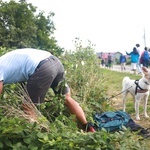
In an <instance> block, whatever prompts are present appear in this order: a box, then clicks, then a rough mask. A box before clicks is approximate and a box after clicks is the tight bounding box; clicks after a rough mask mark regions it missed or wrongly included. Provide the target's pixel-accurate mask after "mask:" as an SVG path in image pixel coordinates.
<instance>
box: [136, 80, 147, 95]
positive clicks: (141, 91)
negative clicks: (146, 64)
mask: <svg viewBox="0 0 150 150" xmlns="http://www.w3.org/2000/svg"><path fill="white" fill-rule="evenodd" d="M134 83H135V84H136V88H135V94H137V93H146V92H147V91H148V89H142V88H141V87H140V86H139V80H135V82H134ZM144 83H145V84H147V85H149V84H148V83H147V82H144Z"/></svg>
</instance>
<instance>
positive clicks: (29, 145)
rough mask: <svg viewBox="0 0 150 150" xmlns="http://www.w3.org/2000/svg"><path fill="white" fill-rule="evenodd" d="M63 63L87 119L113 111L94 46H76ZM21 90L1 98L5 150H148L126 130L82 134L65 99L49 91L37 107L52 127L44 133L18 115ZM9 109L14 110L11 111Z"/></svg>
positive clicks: (8, 90) (11, 89)
mask: <svg viewBox="0 0 150 150" xmlns="http://www.w3.org/2000/svg"><path fill="white" fill-rule="evenodd" d="M60 59H61V61H62V62H63V64H64V67H65V70H66V80H67V82H68V84H69V86H70V87H71V93H72V97H73V98H74V99H75V100H76V101H78V102H79V104H80V105H81V106H82V108H83V109H84V111H85V114H86V116H87V119H88V120H89V121H91V122H92V121H93V119H92V115H93V113H95V112H103V111H108V110H110V109H111V107H110V104H109V101H107V100H106V97H107V96H106V91H107V81H106V77H104V75H103V71H102V70H101V69H100V67H99V62H98V59H97V56H96V54H95V53H94V49H93V47H92V45H91V43H89V45H88V46H87V47H83V46H81V43H80V42H79V43H78V42H77V43H76V50H75V51H73V52H66V53H65V54H64V55H63V56H61V57H60ZM18 90H19V89H18V88H17V85H8V86H6V87H5V92H4V94H3V95H2V97H1V101H2V102H1V106H6V107H0V124H1V128H0V149H2V150H3V149H7V150H12V149H13V150H20V149H22V150H49V149H58V150H66V149H68V150H72V149H73V150H79V149H80V150H81V149H82V150H94V149H95V150H108V149H109V150H128V149H134V150H138V149H143V147H146V146H145V145H142V144H141V143H140V141H139V138H138V137H137V136H136V134H131V132H129V131H128V130H127V129H124V132H119V133H113V134H111V133H108V132H106V131H105V130H103V131H98V132H96V133H94V134H93V133H86V132H83V130H82V129H81V128H79V127H78V122H77V120H76V118H75V116H74V115H71V114H70V113H69V111H68V110H67V108H66V107H65V106H64V97H63V96H62V95H59V96H56V95H54V93H53V91H51V90H49V91H48V93H47V95H46V98H45V102H44V103H43V104H41V105H40V106H37V109H38V110H39V111H40V112H41V114H42V115H43V116H45V118H39V121H40V122H41V123H42V124H44V123H45V122H46V123H47V122H48V123H49V126H48V127H47V126H46V127H47V128H46V129H47V130H45V128H41V124H39V122H29V121H28V120H27V119H26V118H23V117H22V116H20V115H19V114H20V113H18V111H19V109H20V105H21V101H22V97H18V95H17V94H16V91H17V92H18ZM8 105H9V106H8ZM10 106H11V107H10ZM7 108H8V109H7ZM9 108H14V109H15V110H13V109H11V111H9V110H10V109H9ZM6 110H7V111H6ZM16 110H17V111H16ZM11 112H13V113H11ZM15 112H17V113H15ZM10 114H12V115H10ZM46 125H47V124H46ZM145 150H146V149H145Z"/></svg>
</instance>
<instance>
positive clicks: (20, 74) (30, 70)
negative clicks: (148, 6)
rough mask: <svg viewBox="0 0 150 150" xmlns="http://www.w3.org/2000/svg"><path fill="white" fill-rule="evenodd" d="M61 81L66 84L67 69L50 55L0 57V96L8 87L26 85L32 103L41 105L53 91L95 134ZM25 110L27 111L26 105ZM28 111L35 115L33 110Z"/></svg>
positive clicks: (34, 52) (39, 52) (19, 53)
mask: <svg viewBox="0 0 150 150" xmlns="http://www.w3.org/2000/svg"><path fill="white" fill-rule="evenodd" d="M62 81H65V77H64V67H63V65H62V63H61V62H60V60H59V59H58V58H56V57H55V56H53V55H52V54H51V53H49V52H47V51H43V50H37V49H31V48H25V49H17V50H13V51H11V52H8V53H6V54H5V55H3V56H1V57H0V94H1V93H2V91H3V85H5V84H12V83H21V82H27V84H26V88H27V91H28V94H29V96H30V98H31V100H32V102H33V103H34V104H38V103H39V104H40V103H42V102H43V100H44V97H45V95H46V93H47V91H48V89H49V88H50V87H51V88H52V89H53V91H54V93H55V94H63V95H64V96H65V101H64V104H65V105H66V106H67V107H68V109H69V110H70V112H71V113H72V114H74V115H76V117H77V119H78V120H79V121H80V122H81V123H82V124H83V126H84V127H85V130H86V129H87V131H89V132H95V130H94V128H93V127H92V126H91V125H90V123H88V122H87V120H86V117H85V114H84V112H83V109H82V108H81V107H80V105H79V104H78V103H77V102H76V101H75V100H74V99H73V98H72V97H71V94H70V88H69V86H68V85H66V84H65V85H64V84H63V85H62V84H60V83H62ZM58 84H59V87H58V86H57V85H58ZM60 85H61V86H60ZM23 108H24V109H26V106H25V104H24V106H23ZM25 111H26V110H25ZM29 111H30V112H29V114H31V115H33V112H32V110H29Z"/></svg>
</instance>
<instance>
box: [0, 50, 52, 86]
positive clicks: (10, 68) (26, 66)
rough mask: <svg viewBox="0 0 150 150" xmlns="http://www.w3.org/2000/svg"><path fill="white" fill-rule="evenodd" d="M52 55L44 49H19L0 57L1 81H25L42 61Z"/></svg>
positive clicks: (5, 82) (7, 82)
mask: <svg viewBox="0 0 150 150" xmlns="http://www.w3.org/2000/svg"><path fill="white" fill-rule="evenodd" d="M50 55H52V54H51V53H50V52H47V51H44V50H37V49H32V48H24V49H17V50H13V51H11V52H8V53H6V54H5V55H3V56H1V57H0V81H2V80H3V82H4V84H9V83H17V82H24V81H27V80H28V79H29V77H30V76H31V75H32V74H33V73H34V71H35V69H36V68H37V66H38V64H39V63H40V61H42V60H44V59H46V58H48V57H49V56H50Z"/></svg>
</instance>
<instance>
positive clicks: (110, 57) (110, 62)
mask: <svg viewBox="0 0 150 150" xmlns="http://www.w3.org/2000/svg"><path fill="white" fill-rule="evenodd" d="M111 66H112V56H111V54H110V53H109V54H108V68H111Z"/></svg>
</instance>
